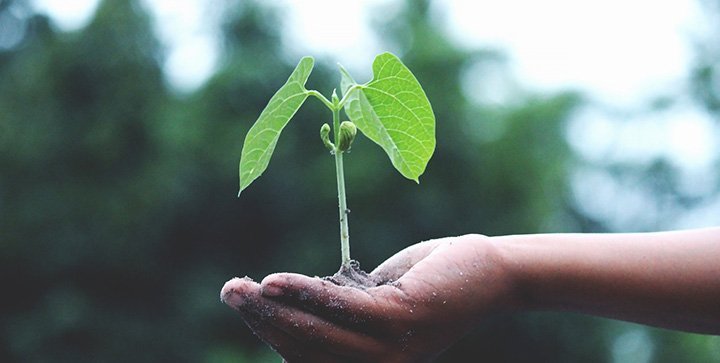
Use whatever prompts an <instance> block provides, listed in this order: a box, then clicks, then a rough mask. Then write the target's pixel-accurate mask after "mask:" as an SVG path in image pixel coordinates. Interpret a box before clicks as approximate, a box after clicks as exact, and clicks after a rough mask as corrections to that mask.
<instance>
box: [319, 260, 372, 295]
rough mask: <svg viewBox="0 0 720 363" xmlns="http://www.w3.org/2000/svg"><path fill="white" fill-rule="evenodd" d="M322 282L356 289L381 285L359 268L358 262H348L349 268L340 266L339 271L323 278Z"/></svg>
mask: <svg viewBox="0 0 720 363" xmlns="http://www.w3.org/2000/svg"><path fill="white" fill-rule="evenodd" d="M323 280H326V281H330V282H332V283H333V284H335V285H339V286H348V287H354V288H358V289H362V290H365V289H369V288H371V287H375V286H378V285H381V283H379V282H378V281H375V280H373V278H372V277H370V275H369V274H368V273H367V272H365V271H363V270H362V269H361V268H360V262H358V261H356V260H350V266H344V265H343V266H340V270H338V272H336V273H335V274H334V275H332V276H325V277H323Z"/></svg>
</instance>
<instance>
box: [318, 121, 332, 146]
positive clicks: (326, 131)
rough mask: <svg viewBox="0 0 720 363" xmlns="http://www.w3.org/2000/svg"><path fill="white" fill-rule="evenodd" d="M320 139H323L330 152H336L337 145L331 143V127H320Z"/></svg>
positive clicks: (324, 125) (326, 125)
mask: <svg viewBox="0 0 720 363" xmlns="http://www.w3.org/2000/svg"><path fill="white" fill-rule="evenodd" d="M320 139H322V142H323V144H325V147H326V148H327V149H328V150H330V152H334V151H335V145H333V143H332V142H330V125H328V124H323V125H322V127H320Z"/></svg>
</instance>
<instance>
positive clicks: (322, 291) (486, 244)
mask: <svg viewBox="0 0 720 363" xmlns="http://www.w3.org/2000/svg"><path fill="white" fill-rule="evenodd" d="M718 261H720V229H719V228H713V229H704V230H692V231H681V232H664V233H644V234H547V235H517V236H503V237H485V236H480V235H468V236H462V237H455V238H444V239H439V240H433V241H428V242H423V243H420V244H417V245H414V246H411V247H409V248H407V249H405V250H403V251H401V252H399V253H398V254H396V255H395V256H393V257H391V258H390V259H388V260H387V261H386V262H384V263H383V264H382V265H381V266H379V267H378V268H377V269H376V270H375V271H373V272H372V273H371V275H372V276H374V277H375V278H377V279H378V281H379V282H393V283H390V284H384V285H380V286H378V287H375V288H370V289H367V290H365V291H362V290H358V289H354V288H347V287H341V286H336V285H334V284H332V283H329V282H327V281H323V280H321V279H318V278H310V277H307V276H303V275H297V274H273V275H270V276H268V277H266V278H265V279H264V280H263V282H262V283H261V284H256V283H254V282H251V281H247V280H231V281H229V282H228V283H227V284H226V286H225V287H224V288H223V298H224V300H225V302H226V303H228V304H229V305H230V306H233V307H234V308H236V309H237V310H238V311H240V312H241V315H242V316H243V318H245V319H246V322H248V324H249V325H250V326H251V328H253V329H254V330H255V331H256V333H258V335H259V336H260V337H261V338H263V339H264V340H265V341H266V342H267V343H269V344H270V345H271V346H273V347H274V348H275V349H276V350H277V351H278V352H279V353H280V354H281V355H283V356H284V357H286V358H287V359H289V360H290V361H295V360H297V361H317V362H322V361H327V362H334V361H381V362H416V361H425V360H431V359H432V358H434V357H435V356H437V355H438V354H439V353H440V352H441V351H442V350H444V349H445V348H446V347H448V346H449V345H451V344H452V343H453V342H455V341H456V340H458V339H459V338H460V337H462V336H463V335H464V334H465V333H466V332H467V331H468V330H470V329H471V328H472V327H473V326H474V325H476V324H477V322H478V321H479V320H480V319H482V318H483V317H484V316H487V314H490V313H493V312H498V311H506V312H507V311H517V310H522V311H525V310H561V311H574V312H582V313H588V314H593V315H599V316H607V317H613V318H618V319H624V320H631V321H636V322H640V323H645V324H651V325H656V326H663V327H667V328H673V329H682V330H687V331H695V332H704V333H711V334H720V308H718V306H720V267H719V265H720V264H719V263H718Z"/></svg>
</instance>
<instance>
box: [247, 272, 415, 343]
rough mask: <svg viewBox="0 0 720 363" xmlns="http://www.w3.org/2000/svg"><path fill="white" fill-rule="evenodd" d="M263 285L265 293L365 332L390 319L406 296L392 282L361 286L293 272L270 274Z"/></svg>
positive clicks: (263, 292)
mask: <svg viewBox="0 0 720 363" xmlns="http://www.w3.org/2000/svg"><path fill="white" fill-rule="evenodd" d="M260 286H261V292H262V294H263V296H266V297H269V298H275V299H280V300H281V301H292V303H293V304H294V305H296V306H299V307H301V308H302V309H303V310H307V311H310V312H312V313H314V314H316V315H318V316H321V317H323V318H325V319H327V320H329V321H333V322H335V323H338V324H340V325H343V326H348V327H352V329H353V330H358V329H365V330H362V331H364V332H371V331H372V328H373V327H374V326H375V325H376V324H375V323H382V322H387V321H388V320H391V319H392V318H393V316H395V315H396V314H397V313H398V312H399V310H400V305H401V303H402V301H401V300H402V299H403V296H401V295H399V292H401V291H399V290H397V289H396V288H395V287H393V286H390V285H383V286H378V287H374V288H369V289H367V290H361V289H359V288H354V287H346V286H338V285H335V284H333V283H332V282H329V281H325V280H322V279H320V278H317V277H314V278H313V277H308V276H305V275H300V274H293V273H279V274H272V275H269V276H267V277H266V278H265V279H263V281H262V282H261V284H260ZM358 323H362V324H358Z"/></svg>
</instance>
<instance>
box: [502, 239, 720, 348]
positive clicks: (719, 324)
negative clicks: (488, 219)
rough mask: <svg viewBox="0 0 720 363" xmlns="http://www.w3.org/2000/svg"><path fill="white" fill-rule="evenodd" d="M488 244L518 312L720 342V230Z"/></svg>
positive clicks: (516, 240) (503, 240) (504, 240)
mask: <svg viewBox="0 0 720 363" xmlns="http://www.w3.org/2000/svg"><path fill="white" fill-rule="evenodd" d="M494 239H495V240H496V241H497V242H498V246H499V248H500V253H501V255H502V260H503V261H504V265H505V266H506V268H507V270H508V271H509V273H510V274H511V275H512V276H513V278H512V280H513V281H514V283H515V284H516V288H517V291H518V292H519V293H520V294H521V295H522V296H523V297H522V300H523V306H524V309H528V310H552V311H572V312H580V313H586V314H591V315H598V316H604V317H610V318H615V319H621V320H628V321H634V322H638V323H643V324H648V325H654V326H659V327H664V328H669V329H678V330H684V331H691V332H698V333H710V334H720V228H707V229H697V230H687V231H674V232H658V233H629V234H623V233H619V234H538V235H524V236H504V237H495V238H494Z"/></svg>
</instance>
